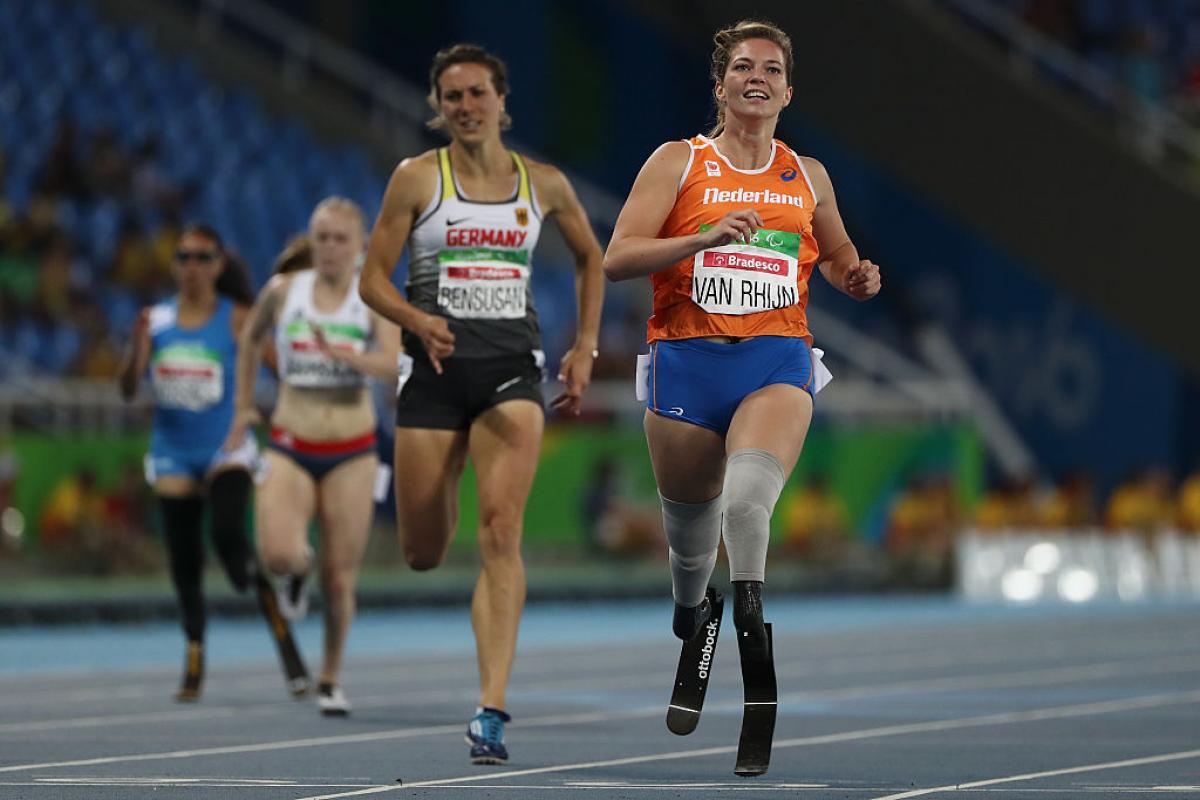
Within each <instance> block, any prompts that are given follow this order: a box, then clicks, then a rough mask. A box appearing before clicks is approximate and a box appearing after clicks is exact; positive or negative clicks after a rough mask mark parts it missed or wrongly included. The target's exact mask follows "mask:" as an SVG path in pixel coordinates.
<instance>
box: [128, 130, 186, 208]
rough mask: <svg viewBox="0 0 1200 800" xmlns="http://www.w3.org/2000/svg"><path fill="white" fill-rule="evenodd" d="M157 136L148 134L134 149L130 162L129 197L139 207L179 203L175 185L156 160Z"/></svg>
mask: <svg viewBox="0 0 1200 800" xmlns="http://www.w3.org/2000/svg"><path fill="white" fill-rule="evenodd" d="M160 151H161V147H160V145H159V141H158V137H156V136H150V137H148V138H147V139H146V140H145V141H143V142H142V143H141V144H140V145H138V148H137V150H135V151H134V154H133V160H132V163H131V164H130V167H129V171H130V179H129V184H130V189H131V198H130V199H131V200H132V202H133V205H134V207H135V208H137V209H139V210H142V211H152V210H153V211H163V210H166V209H175V208H178V207H179V204H180V201H181V197H180V194H181V193H180V190H179V188H178V187H177V186H176V185H175V184H174V183H173V182H172V181H171V180H170V178H168V177H167V174H166V172H164V171H163V168H162V164H161V163H160V157H161V153H160Z"/></svg>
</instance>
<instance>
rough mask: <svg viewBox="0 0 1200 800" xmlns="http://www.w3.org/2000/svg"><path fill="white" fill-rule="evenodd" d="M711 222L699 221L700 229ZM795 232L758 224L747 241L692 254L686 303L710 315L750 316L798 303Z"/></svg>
mask: <svg viewBox="0 0 1200 800" xmlns="http://www.w3.org/2000/svg"><path fill="white" fill-rule="evenodd" d="M711 227H712V226H711V225H701V226H700V231H701V232H702V233H703V232H704V231H706V230H708V229H710V228H711ZM799 255H800V234H798V233H787V232H785V231H773V230H768V229H767V228H759V229H758V231H757V232H756V233H755V234H754V236H753V238H751V239H750V242H749V243H747V244H732V243H731V244H727V245H722V246H721V247H713V248H710V249H708V250H701V251H700V252H699V253H696V256H695V258H694V259H693V263H692V302H694V303H695V304H696V305H698V306H700V307H701V308H703V309H704V310H705V311H707V312H708V313H710V314H756V313H758V312H760V311H772V310H774V309H778V308H787V307H788V306H791V305H795V304H796V303H798V302H799V301H800V291H799V289H798V288H797V287H796V277H797V275H798V269H799V267H798V264H799Z"/></svg>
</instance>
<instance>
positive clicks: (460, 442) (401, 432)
mask: <svg viewBox="0 0 1200 800" xmlns="http://www.w3.org/2000/svg"><path fill="white" fill-rule="evenodd" d="M466 458H467V432H466V431H457V430H442V429H435V428H396V448H395V459H394V461H393V469H394V470H395V483H396V519H397V521H398V522H399V527H400V535H401V537H403V538H405V539H409V540H413V539H418V540H420V541H422V542H428V541H430V540H433V541H434V542H435V543H436V542H442V543H445V542H448V541H449V540H450V538H451V537H452V536H453V535H454V528H455V526H456V525H457V524H458V482H459V478H461V477H462V471H463V467H464V466H465V465H466Z"/></svg>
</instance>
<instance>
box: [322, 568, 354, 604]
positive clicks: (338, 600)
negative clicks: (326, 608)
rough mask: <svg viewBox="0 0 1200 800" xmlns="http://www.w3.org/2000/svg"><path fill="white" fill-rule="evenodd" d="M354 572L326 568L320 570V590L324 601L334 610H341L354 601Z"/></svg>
mask: <svg viewBox="0 0 1200 800" xmlns="http://www.w3.org/2000/svg"><path fill="white" fill-rule="evenodd" d="M354 578H355V573H354V570H349V569H334V568H327V569H322V570H321V589H322V591H323V593H324V595H325V600H326V602H328V603H329V604H330V605H331V606H333V607H334V608H342V607H343V606H345V605H346V603H348V602H353V600H354V582H355V581H354Z"/></svg>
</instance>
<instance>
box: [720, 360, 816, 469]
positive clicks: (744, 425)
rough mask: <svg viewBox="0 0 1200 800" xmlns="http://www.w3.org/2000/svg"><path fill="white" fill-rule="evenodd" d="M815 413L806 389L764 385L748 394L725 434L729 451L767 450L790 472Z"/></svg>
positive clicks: (781, 384) (783, 385)
mask: <svg viewBox="0 0 1200 800" xmlns="http://www.w3.org/2000/svg"><path fill="white" fill-rule="evenodd" d="M812 414H813V401H812V396H811V395H810V394H809V393H808V392H806V391H805V390H803V389H801V388H799V387H796V386H792V385H790V384H784V383H774V384H771V385H770V386H764V387H763V388H761V389H759V390H758V391H756V392H754V393H753V394H750V395H748V396H747V397H746V399H745V400H743V401H742V402H741V404H740V405H739V406H738V409H737V411H736V412H734V415H733V422H732V423H730V425H729V432H728V433H727V434H725V447H726V450H727V451H728V452H729V453H734V452H736V451H738V450H744V449H746V448H754V449H757V450H766V451H767V452H768V453H771V454H772V455H773V456H775V458H777V459H779V463H780V465H781V466H782V467H783V473H784V475H790V474H791V472H792V467H794V466H796V461H797V460H798V459H799V458H800V450H801V449H802V448H803V447H804V439H805V437H806V436H807V435H808V426H809V424H810V423H811V422H812Z"/></svg>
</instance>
